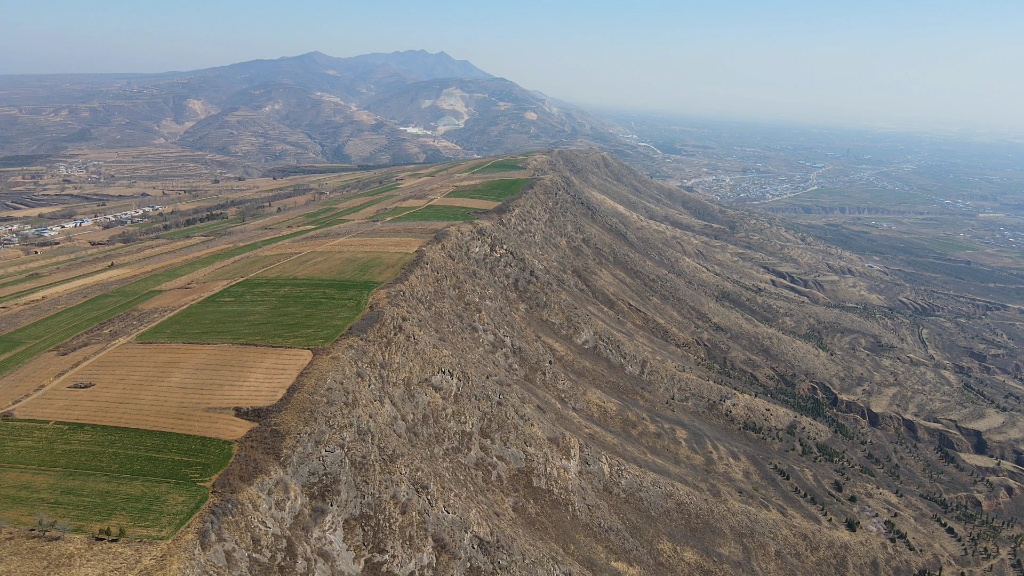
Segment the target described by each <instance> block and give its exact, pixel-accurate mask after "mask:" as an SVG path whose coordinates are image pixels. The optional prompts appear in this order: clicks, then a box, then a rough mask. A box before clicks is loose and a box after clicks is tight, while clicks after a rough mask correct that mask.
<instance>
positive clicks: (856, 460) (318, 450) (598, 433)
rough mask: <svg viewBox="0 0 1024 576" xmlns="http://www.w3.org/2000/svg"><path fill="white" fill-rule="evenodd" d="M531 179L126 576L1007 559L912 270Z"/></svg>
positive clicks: (582, 157) (868, 565) (998, 569)
mask: <svg viewBox="0 0 1024 576" xmlns="http://www.w3.org/2000/svg"><path fill="white" fill-rule="evenodd" d="M530 169H531V170H532V171H533V173H534V175H535V176H536V177H537V181H536V182H535V184H534V185H533V187H532V188H531V189H529V190H528V191H527V192H525V193H524V194H523V195H522V196H520V197H519V198H517V199H515V200H513V201H511V202H510V203H509V204H508V205H507V206H506V207H505V209H504V210H503V212H502V213H500V214H498V215H496V216H495V217H494V218H492V219H490V220H488V221H483V222H477V223H473V224H466V225H460V226H458V227H456V228H452V229H450V230H449V231H447V232H445V233H442V234H439V236H438V238H437V241H436V242H435V243H433V244H432V245H430V246H428V247H426V248H425V249H424V250H423V251H422V252H421V255H420V258H419V260H418V261H417V262H416V263H414V264H413V265H412V266H411V268H410V269H409V270H408V271H407V273H406V274H405V275H404V276H403V277H402V278H400V279H399V280H398V281H396V283H395V284H393V285H392V286H391V287H390V288H388V289H386V290H384V291H381V292H379V293H378V295H377V296H376V297H375V300H374V302H373V304H372V307H371V312H370V313H369V314H368V315H367V317H366V318H365V319H364V320H363V321H362V322H360V323H359V324H358V325H357V326H356V327H354V328H353V330H351V331H350V333H349V334H348V335H347V336H346V337H343V338H342V339H341V340H339V341H338V342H337V343H336V344H335V345H334V346H333V347H332V348H331V349H330V350H329V351H328V352H326V353H324V354H322V355H321V356H319V357H318V358H316V359H314V361H313V364H312V365H311V367H310V369H309V370H308V371H307V374H306V376H305V377H304V379H303V380H301V382H300V384H299V385H298V386H297V388H296V390H295V393H294V395H293V396H291V397H289V399H288V400H287V401H285V402H283V403H282V404H281V405H280V406H279V407H278V408H277V409H275V410H272V411H269V412H267V413H262V414H251V415H250V416H252V417H256V418H259V419H260V420H261V422H262V424H263V425H262V426H261V427H259V428H257V429H256V430H255V431H254V432H253V433H252V434H251V435H250V436H249V437H247V438H246V439H245V441H244V442H243V444H242V446H241V449H240V452H239V455H238V457H237V458H236V460H235V462H234V463H233V464H232V466H231V467H230V468H229V470H228V472H227V473H226V474H225V475H224V476H222V477H221V478H220V479H219V480H218V481H217V483H216V485H215V490H216V492H217V494H218V498H219V500H218V502H217V504H215V505H214V506H213V507H212V509H211V510H210V511H209V514H208V515H207V516H206V518H205V520H204V521H203V522H202V525H201V526H197V527H196V528H195V530H194V531H193V532H191V533H188V534H183V535H182V536H181V537H180V538H179V540H178V541H177V542H176V543H175V547H174V548H173V549H172V550H169V551H168V553H167V554H166V555H165V556H164V557H162V558H161V560H160V563H159V564H160V565H159V566H148V567H145V568H144V569H143V572H151V571H166V572H167V573H186V574H200V573H207V574H320V573H334V574H356V573H367V574H392V573H394V574H406V573H424V574H498V573H501V574H537V573H559V574H568V573H572V574H641V573H645V574H737V573H744V574H794V573H800V574H863V573H874V574H911V573H916V572H917V571H918V570H919V569H922V568H926V569H929V570H932V571H937V570H939V568H940V567H945V569H946V570H947V571H949V572H951V573H955V572H953V570H951V569H953V568H954V567H956V568H963V569H966V570H968V571H969V573H972V574H973V573H976V571H980V570H982V569H986V568H988V567H989V566H991V567H992V571H993V573H997V574H1010V573H1013V572H1012V570H1013V569H1012V568H1011V562H1015V561H1016V558H1015V555H1016V552H1015V550H1016V549H1015V548H1014V547H1013V545H1012V538H1015V537H1017V536H1016V535H1018V534H1020V527H1019V526H1017V525H1016V524H1015V523H1014V522H1007V520H1008V519H1009V517H1010V516H1011V515H1012V514H1019V512H1020V509H1021V496H1020V484H1019V483H1020V482H1021V481H1022V479H1024V476H1022V474H1021V469H1020V468H1019V467H1018V466H1017V465H1016V464H1021V463H1022V462H1017V463H1016V464H1012V463H1011V462H1006V461H1004V462H1001V463H996V461H995V460H992V459H989V458H988V457H987V456H984V455H982V454H975V452H978V451H979V450H977V443H974V444H973V445H972V444H971V443H970V442H969V441H968V440H969V438H968V437H967V436H971V434H973V433H967V432H966V431H965V430H959V429H957V427H956V426H955V425H953V424H952V423H951V422H952V420H951V418H952V417H955V416H957V415H960V416H962V415H963V414H964V413H966V412H978V413H979V414H980V413H991V411H992V410H994V409H993V408H992V407H991V406H989V405H985V404H984V403H978V402H972V401H971V400H970V399H969V397H970V393H969V392H968V391H965V389H963V388H962V387H961V386H959V385H958V383H957V380H956V377H955V372H953V371H952V369H950V368H949V367H947V366H946V365H945V364H943V363H942V362H941V361H940V360H938V359H937V360H936V361H935V362H934V363H929V362H922V361H920V358H921V354H923V352H922V350H921V347H922V346H924V344H923V343H922V340H921V339H919V338H918V335H919V333H918V328H919V324H918V323H917V318H916V317H915V316H913V315H911V314H910V313H908V312H904V311H902V310H903V308H902V307H903V305H902V304H901V302H903V301H906V300H907V299H908V298H914V297H915V296H916V297H918V298H920V294H918V293H917V290H918V289H917V288H913V287H910V286H908V285H905V284H902V283H900V281H898V280H895V279H893V278H892V277H888V276H886V275H885V273H884V272H881V271H875V270H871V269H869V268H867V267H866V266H865V265H864V263H863V262H862V261H860V259H859V258H857V257H856V256H853V255H851V254H848V253H844V252H842V251H839V250H837V249H835V248H833V247H830V246H828V245H825V244H822V243H820V242H818V241H815V240H813V239H810V238H807V237H801V236H800V235H798V234H794V233H792V232H790V231H788V230H786V229H785V228H783V227H781V226H779V225H778V224H777V223H776V222H774V221H772V220H764V219H761V217H758V216H754V215H751V214H748V213H744V212H735V211H731V210H727V209H725V208H722V207H720V206H717V205H714V204H711V203H708V202H706V201H704V200H702V199H700V198H698V197H695V196H692V195H689V194H686V193H683V192H680V191H679V190H677V189H673V188H669V187H665V186H661V185H658V184H656V183H654V182H653V181H651V180H649V179H647V178H646V177H643V176H641V175H639V174H637V173H636V172H634V171H632V170H631V169H629V168H627V167H625V166H624V165H622V164H620V163H618V162H616V161H614V160H611V159H610V158H609V157H607V156H604V155H601V154H597V153H571V152H557V153H553V154H550V155H546V156H537V157H534V158H533V159H532V160H531V161H530ZM967 329H970V328H967ZM933 353H937V351H935V350H933ZM924 354H927V353H924ZM924 357H927V355H925V356H924ZM986 385H995V383H989V384H986ZM901 394H906V395H907V396H908V397H912V398H914V399H915V400H914V402H913V403H912V404H911V405H909V406H908V405H904V404H902V403H899V402H890V401H889V400H886V401H885V402H882V401H880V400H879V399H880V398H882V399H891V397H892V396H893V395H901ZM883 404H884V405H885V406H886V407H887V409H886V410H885V411H882V410H876V409H873V408H872V407H871V406H881V405H883ZM1001 414H1002V415H1003V422H1004V423H1005V424H1007V426H1008V427H1007V428H1004V429H1003V434H1004V438H1006V440H1005V441H1004V442H1002V443H992V444H989V445H988V446H987V447H986V448H985V450H981V451H980V452H986V451H987V453H989V454H993V455H998V454H1003V457H1005V458H1011V459H1012V458H1013V454H1012V450H1013V447H1014V446H1019V445H1020V440H1021V436H1020V433H1019V432H1016V433H1015V432H1013V431H1014V430H1019V426H1020V423H1021V417H1020V413H1019V411H1017V412H1014V411H1010V412H1004V413H1001ZM944 418H945V419H944ZM1013 426H1016V427H1017V428H1014V427H1013ZM965 433H966V434H967V436H965V435H964V434H965ZM1015 434H1016V435H1015ZM958 450H960V451H962V453H960V454H958V453H957V451H958ZM1007 451H1009V452H1011V453H1010V454H1009V455H1006V454H1005V453H1006V452H1007Z"/></svg>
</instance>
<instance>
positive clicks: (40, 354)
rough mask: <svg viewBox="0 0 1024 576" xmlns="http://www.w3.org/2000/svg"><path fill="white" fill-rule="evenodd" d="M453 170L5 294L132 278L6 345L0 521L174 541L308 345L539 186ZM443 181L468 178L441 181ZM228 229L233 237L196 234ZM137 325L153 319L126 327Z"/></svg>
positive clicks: (0, 336)
mask: <svg viewBox="0 0 1024 576" xmlns="http://www.w3.org/2000/svg"><path fill="white" fill-rule="evenodd" d="M452 168H456V169H457V168H458V166H457V165H452V166H445V167H442V168H440V169H438V170H436V171H435V172H433V173H431V174H427V175H421V174H418V173H417V174H407V175H406V178H408V179H409V180H408V181H407V182H406V183H405V184H403V183H400V182H398V181H393V182H391V183H388V184H382V185H378V186H376V187H375V188H371V189H369V190H366V191H362V192H358V193H355V194H347V195H344V194H343V195H342V197H341V198H336V197H334V196H329V195H326V194H325V195H322V196H321V198H324V199H325V200H326V199H327V198H328V197H329V198H330V199H329V200H326V201H321V202H319V204H316V203H314V205H313V207H312V208H305V209H303V211H302V212H301V213H300V214H298V215H294V216H292V215H290V214H289V215H287V216H286V215H281V216H277V217H274V216H269V217H264V218H261V219H259V220H257V221H249V222H248V223H246V221H245V219H243V218H241V217H239V216H237V215H236V216H233V217H230V218H226V219H222V220H218V221H214V222H209V223H204V224H199V225H195V226H192V227H189V228H182V229H178V230H174V231H171V232H167V233H163V234H160V235H159V237H160V242H163V243H164V244H162V245H161V246H168V247H186V246H188V245H192V244H195V243H197V242H202V243H207V242H209V244H206V246H209V248H207V249H205V250H203V251H202V252H201V253H199V254H195V255H193V256H183V257H181V258H177V259H175V260H173V261H166V260H164V261H161V263H159V264H156V265H154V264H153V263H152V262H151V261H147V260H146V258H145V257H140V258H139V262H141V263H143V265H141V266H138V267H136V268H133V269H132V271H131V272H130V273H126V272H123V271H122V272H118V273H119V274H120V276H115V275H113V274H114V272H116V271H117V270H119V269H118V268H113V269H111V271H107V269H106V267H104V268H103V269H100V270H93V269H90V271H81V270H74V269H62V272H61V274H62V275H61V276H60V277H56V276H46V275H45V272H46V270H47V267H48V266H53V264H47V265H40V266H37V267H36V268H38V269H39V270H41V271H43V272H44V273H43V274H37V273H36V268H33V267H30V266H20V267H19V268H18V269H19V272H18V277H16V278H11V279H5V280H4V282H3V283H2V284H0V294H3V295H4V296H9V295H15V294H17V293H18V292H20V291H21V290H25V289H30V290H33V291H36V290H45V289H47V288H48V287H49V286H58V285H59V286H61V289H65V288H66V289H68V290H77V289H80V288H79V287H78V285H77V284H76V282H78V281H86V280H88V281H90V282H94V281H96V280H97V279H102V278H105V276H104V274H112V275H111V278H112V279H118V280H119V281H121V282H124V281H127V280H129V279H131V281H129V282H128V283H127V284H123V285H121V286H119V287H117V288H115V289H112V290H108V291H107V292H105V293H102V294H100V295H98V296H93V297H91V298H86V299H83V300H81V301H79V302H78V303H77V304H74V305H71V306H67V307H65V308H63V309H60V308H59V307H58V308H55V309H56V310H57V311H56V312H55V313H52V314H50V315H48V316H37V318H40V319H38V320H35V321H31V322H28V323H26V324H24V325H23V326H21V327H20V328H17V329H14V330H8V331H6V332H4V333H0V411H4V412H3V414H2V416H0V518H2V519H3V520H5V521H7V522H11V523H13V524H16V525H30V524H34V523H35V521H36V518H37V517H38V516H39V515H43V516H45V517H48V518H50V519H54V520H60V521H62V523H63V524H64V525H65V527H66V526H68V525H70V526H72V527H73V529H74V530H75V531H78V532H82V533H89V532H91V533H95V532H96V531H97V530H102V529H104V528H105V527H111V528H113V529H114V530H115V531H117V529H118V528H124V529H126V530H127V531H128V533H129V534H130V535H131V536H133V537H141V538H167V537H170V536H172V535H173V534H174V533H175V532H176V531H177V530H178V529H180V527H181V526H182V525H184V523H185V522H187V521H188V519H189V518H191V517H192V516H193V515H194V514H195V512H196V511H198V510H199V509H200V508H201V507H202V505H203V504H204V503H205V502H206V500H207V498H208V495H209V490H208V488H207V487H206V485H207V484H208V483H209V482H210V480H211V479H212V478H213V477H214V476H215V475H216V474H218V473H219V472H220V471H221V470H222V469H223V468H224V466H226V465H227V463H228V462H229V461H230V458H231V455H232V450H233V443H232V442H231V441H233V440H236V439H238V438H240V437H241V436H243V435H244V434H245V433H246V432H248V431H249V430H250V429H251V428H252V426H254V424H253V423H251V422H248V421H245V420H242V419H240V418H237V417H236V416H235V408H236V407H253V406H267V405H271V404H273V403H275V402H277V401H278V400H280V399H281V397H282V396H283V395H284V394H285V393H286V391H287V390H288V388H289V386H291V384H292V383H293V382H294V381H295V380H296V378H297V377H298V375H299V374H300V373H301V372H302V370H303V369H304V368H305V367H306V365H307V364H308V363H309V362H310V360H311V359H312V357H313V354H312V352H311V351H310V350H311V349H315V348H320V347H323V346H326V345H328V344H330V343H331V342H333V341H334V340H335V339H336V338H338V336H339V335H340V334H342V333H343V332H344V331H345V330H346V329H347V328H348V327H349V326H350V325H351V324H352V323H353V322H354V321H355V320H356V319H358V318H359V316H360V315H362V314H363V312H364V311H365V309H366V306H367V303H368V301H369V299H370V296H371V294H372V292H373V291H374V290H375V289H376V288H377V287H378V286H380V285H381V284H383V283H385V282H388V281H390V280H392V279H394V278H395V277H396V276H397V275H398V274H399V273H400V272H401V270H402V269H403V268H404V267H405V266H407V265H408V264H409V263H410V262H411V261H412V260H413V259H414V257H415V252H416V251H417V249H419V247H420V246H421V245H422V244H423V242H424V241H425V240H426V239H428V238H430V237H431V235H432V234H434V232H435V231H436V230H437V229H439V228H440V227H442V226H443V225H444V224H443V223H446V222H459V221H468V220H474V219H475V218H476V217H477V214H478V213H479V212H480V211H481V210H487V209H490V208H493V207H494V206H497V205H498V204H499V203H500V202H502V201H503V200H505V199H507V198H510V197H512V196H514V195H515V194H518V193H519V192H520V191H521V190H522V189H523V187H524V186H525V185H526V183H527V182H529V180H528V179H504V180H494V181H489V182H484V183H481V184H476V185H475V187H474V188H473V189H471V190H460V191H457V192H452V193H449V194H447V196H445V192H446V191H447V190H451V189H452V188H453V187H455V186H457V185H458V184H457V183H458V182H459V181H468V182H478V181H479V180H480V178H479V175H480V174H488V173H492V172H504V171H512V170H519V169H521V167H520V166H519V165H518V164H515V163H514V162H511V161H490V162H483V163H480V162H476V163H474V164H472V165H471V166H469V167H468V168H467V169H464V170H461V171H452ZM441 172H448V174H447V175H446V176H444V177H443V178H454V179H456V184H455V185H453V184H452V183H451V182H450V181H447V180H439V181H434V180H432V178H433V176H436V175H438V174H440V173H441ZM414 176H419V178H415V177H414ZM373 177H374V178H380V177H379V176H373ZM399 180H400V179H399ZM378 181H386V180H384V179H382V178H381V179H379V180H378ZM396 191H397V193H396ZM315 199H316V195H313V200H315ZM306 205H308V203H307V204H306ZM262 220H266V221H265V222H264V221H262ZM403 222H405V223H407V224H405V225H401V223H403ZM391 223H398V224H399V225H392V224H391ZM229 229H230V230H231V232H230V233H229V234H226V235H224V237H223V238H216V237H214V238H211V239H202V240H186V239H185V238H186V237H191V236H196V235H207V236H217V235H218V234H220V233H221V232H224V231H226V230H229ZM328 229H330V230H328ZM239 230H243V231H242V232H239ZM246 230H247V231H246ZM255 230H263V231H264V232H259V233H257V234H254V231H255ZM273 230H276V231H277V232H276V233H277V234H278V235H277V236H272V237H269V238H268V237H266V235H267V233H268V232H265V231H273ZM403 235H407V236H410V237H406V236H403ZM254 236H256V237H259V238H262V239H259V240H256V241H251V240H252V239H253V237H254ZM232 238H248V240H250V241H248V242H247V243H245V241H242V242H236V243H232V242H231V239H232ZM171 249H172V250H173V249H175V248H171ZM117 250H120V248H115V249H113V250H112V251H117ZM159 250H160V251H163V250H164V248H159ZM101 253H102V252H101ZM52 261H53V262H60V263H63V264H67V263H69V262H74V257H72V258H68V257H66V256H65V257H61V258H55V259H53V260H52ZM120 270H126V269H124V268H121V269H120ZM48 278H49V280H48ZM22 284H24V285H25V286H22ZM33 284H35V285H33ZM83 285H84V284H83ZM29 286H31V288H28V287H29ZM4 288H6V289H7V290H6V291H4V290H3V289H4ZM14 297H15V298H17V297H18V296H14ZM16 303H17V302H16ZM0 304H2V303H0ZM128 311H131V314H124V313H125V312H128ZM3 314H4V312H2V311H0V320H2V319H3ZM133 314H134V315H136V316H134V317H137V318H139V320H132V322H135V323H134V324H132V323H128V324H126V326H128V328H124V330H125V331H122V332H119V333H115V332H112V330H113V328H112V327H117V326H120V324H118V323H122V322H126V318H134V317H133V316H132V315H133ZM112 319H113V321H112V322H111V323H106V324H102V323H104V322H106V321H107V320H112ZM100 324H102V325H101V326H99V327H97V325H100ZM94 328H95V329H94ZM118 329H120V328H118ZM86 331H88V333H87V334H85V335H83V332H86ZM107 333H110V334H116V336H114V335H111V336H109V337H107V336H103V334H107ZM78 336H82V337H81V338H76V337H78ZM72 338H76V339H75V340H73V341H72V342H69V343H68V341H69V340H71V339H72ZM104 338H106V339H104ZM133 339H134V341H132V340H133ZM65 343H67V344H65ZM59 345H61V346H59ZM13 418H17V419H13Z"/></svg>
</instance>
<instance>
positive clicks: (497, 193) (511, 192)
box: [448, 178, 530, 202]
mask: <svg viewBox="0 0 1024 576" xmlns="http://www.w3.org/2000/svg"><path fill="white" fill-rule="evenodd" d="M529 182H530V179H529V178H505V179H502V180H491V181H489V182H484V183H482V184H480V185H479V186H477V187H476V188H474V189H472V190H456V191H454V192H450V193H449V194H448V198H471V199H473V200H489V201H491V202H504V201H505V200H508V199H509V198H511V197H513V196H515V195H516V194H519V193H520V192H522V191H523V187H524V186H526V185H527V184H529Z"/></svg>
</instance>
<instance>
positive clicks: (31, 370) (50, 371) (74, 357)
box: [0, 344, 102, 408]
mask: <svg viewBox="0 0 1024 576" xmlns="http://www.w3.org/2000/svg"><path fill="white" fill-rule="evenodd" d="M101 347H102V346H101V345H99V344H96V345H93V346H85V347H83V348H81V349H79V350H75V351H74V352H71V353H70V354H66V355H64V356H59V355H58V353H57V352H56V351H53V350H49V351H46V352H43V353H42V354H40V355H39V356H36V357H35V358H33V359H32V360H30V361H28V362H26V363H25V364H22V365H21V366H20V367H18V369H17V370H14V371H13V372H11V373H10V374H7V375H6V376H2V377H0V408H2V407H4V406H9V405H11V404H13V403H14V402H16V401H17V400H18V399H19V398H23V397H26V396H28V395H29V394H31V393H32V391H33V390H36V389H37V388H39V387H41V386H44V385H45V384H46V383H47V382H50V381H51V380H54V379H55V378H57V377H58V376H60V375H61V374H62V373H64V372H66V371H67V370H69V369H70V367H72V366H74V365H76V364H78V363H80V362H82V361H83V360H85V359H86V358H88V357H89V356H90V355H92V354H94V353H95V352H97V350H98V349H99V348H101Z"/></svg>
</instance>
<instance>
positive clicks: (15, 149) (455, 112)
mask: <svg viewBox="0 0 1024 576" xmlns="http://www.w3.org/2000/svg"><path fill="white" fill-rule="evenodd" d="M595 145H596V146H601V147H604V148H605V149H613V150H614V149H615V148H617V147H622V146H624V145H626V143H625V141H623V140H621V139H620V138H619V137H618V136H617V135H616V133H615V127H614V125H613V124H611V123H609V122H607V121H604V120H601V119H599V118H597V117H595V116H593V115H591V114H589V113H587V112H585V111H583V110H581V109H579V108H576V107H573V106H571V105H568V104H566V103H564V102H559V101H557V100H554V99H552V98H548V97H547V96H544V95H543V94H541V93H539V92H535V91H531V90H527V89H524V88H522V87H521V86H519V85H517V84H516V83H514V82H511V81H509V80H505V79H503V78H496V77H494V76H492V75H490V74H488V73H487V72H484V71H483V70H480V69H479V68H477V67H476V66H474V65H472V64H471V63H469V62H467V61H465V60H455V59H454V58H452V57H451V56H449V55H448V54H445V53H444V52H439V53H437V54H431V53H429V52H426V51H423V50H419V51H407V52H395V53H391V54H367V55H363V56H356V57H352V58H334V57H331V56H327V55H325V54H321V53H319V52H311V53H309V54H304V55H302V56H296V57H288V58H279V59H277V60H254V61H251V62H242V63H239V64H232V65H229V66H222V67H218V68H208V69H205V70H196V71H192V72H168V73H161V74H90V75H38V76H34V75H33V76H26V75H21V76H0V156H8V155H21V154H61V153H65V152H67V151H69V150H76V149H86V148H88V149H110V148H129V147H141V146H169V147H181V148H185V149H189V150H194V151H202V152H209V153H214V154H217V155H220V156H225V157H229V158H233V159H236V160H239V161H242V162H244V163H246V164H253V165H272V164H315V163H344V164H396V163H408V162H430V161H443V160H447V159H451V158H467V157H474V156H490V155H495V154H502V153H509V152H516V151H522V150H530V149H541V148H551V147H579V146H595Z"/></svg>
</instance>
